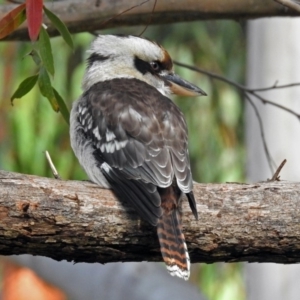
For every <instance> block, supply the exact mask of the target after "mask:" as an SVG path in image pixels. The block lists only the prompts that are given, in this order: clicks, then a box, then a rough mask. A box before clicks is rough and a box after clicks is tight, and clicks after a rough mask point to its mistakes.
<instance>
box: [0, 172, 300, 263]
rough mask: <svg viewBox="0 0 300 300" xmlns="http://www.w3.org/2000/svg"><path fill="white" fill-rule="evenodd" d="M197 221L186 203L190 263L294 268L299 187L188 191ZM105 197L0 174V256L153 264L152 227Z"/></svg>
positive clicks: (85, 187) (299, 257) (86, 187)
mask: <svg viewBox="0 0 300 300" xmlns="http://www.w3.org/2000/svg"><path fill="white" fill-rule="evenodd" d="M194 192H195V197H196V199H197V207H198V212H199V221H198V222H197V221H195V220H194V218H193V216H192V213H191V211H190V209H189V207H188V204H187V201H184V203H183V206H182V211H183V224H184V233H185V236H186V241H187V245H188V248H189V251H190V254H191V259H192V262H216V261H231V262H232V261H251V262H255V261H256V262H277V263H294V262H300V239H299V236H300V209H299V207H300V205H299V201H300V200H299V199H300V183H291V182H263V183H256V184H198V183H196V184H195V188H194ZM125 208H126V211H127V213H125V209H124V208H123V206H122V205H121V204H120V203H119V202H118V201H117V200H116V199H115V198H114V196H113V194H112V192H111V191H110V190H105V189H101V188H99V187H98V186H96V185H94V184H92V183H90V182H79V181H62V180H55V179H49V178H41V177H36V176H31V175H23V174H17V173H10V172H5V171H0V220H1V221H0V254H2V255H11V254H23V253H27V254H33V255H42V256H48V257H52V258H54V259H56V260H62V259H66V260H68V261H72V260H74V261H75V262H101V263H107V262H114V261H143V260H147V261H160V260H161V254H160V252H159V245H158V240H157V237H156V232H155V228H153V227H151V226H150V225H148V224H146V223H144V222H143V221H140V219H139V218H138V217H137V215H136V214H135V212H134V211H133V210H132V209H130V208H128V207H125Z"/></svg>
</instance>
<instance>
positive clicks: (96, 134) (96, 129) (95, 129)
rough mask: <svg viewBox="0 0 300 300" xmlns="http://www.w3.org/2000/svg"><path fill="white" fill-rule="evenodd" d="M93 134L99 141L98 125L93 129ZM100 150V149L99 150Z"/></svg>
mask: <svg viewBox="0 0 300 300" xmlns="http://www.w3.org/2000/svg"><path fill="white" fill-rule="evenodd" d="M93 134H94V136H95V138H96V139H97V140H99V141H101V136H100V133H99V128H98V127H95V128H94V130H93ZM101 151H102V150H101Z"/></svg>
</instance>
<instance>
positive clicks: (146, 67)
mask: <svg viewBox="0 0 300 300" xmlns="http://www.w3.org/2000/svg"><path fill="white" fill-rule="evenodd" d="M153 63H155V64H157V68H154V66H152V65H151V63H148V62H146V61H144V60H142V59H140V58H138V57H137V56H136V57H135V58H134V65H135V67H136V69H137V70H138V71H139V72H141V73H142V74H143V75H144V74H146V73H151V74H157V73H158V72H160V71H161V70H162V69H163V66H162V64H161V63H160V62H159V61H155V62H153Z"/></svg>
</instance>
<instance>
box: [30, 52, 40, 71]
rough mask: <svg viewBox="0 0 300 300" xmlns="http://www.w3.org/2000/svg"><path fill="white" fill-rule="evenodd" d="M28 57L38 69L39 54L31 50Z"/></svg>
mask: <svg viewBox="0 0 300 300" xmlns="http://www.w3.org/2000/svg"><path fill="white" fill-rule="evenodd" d="M29 55H30V56H31V57H32V59H33V61H34V62H35V64H36V65H37V66H38V67H39V66H40V65H41V58H40V56H39V54H38V53H37V51H36V50H34V49H33V50H31V52H30V53H29Z"/></svg>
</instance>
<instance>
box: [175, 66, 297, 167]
mask: <svg viewBox="0 0 300 300" xmlns="http://www.w3.org/2000/svg"><path fill="white" fill-rule="evenodd" d="M174 64H176V65H177V66H180V67H184V68H187V69H190V70H193V71H196V72H198V73H201V74H205V75H207V76H209V77H210V78H212V79H217V80H220V81H223V82H225V83H228V84H229V85H231V86H233V87H235V88H237V89H239V90H240V91H241V92H243V94H244V95H245V98H246V99H247V100H248V101H249V103H250V104H251V106H252V107H253V109H254V112H255V115H256V117H257V119H258V123H259V128H260V134H261V138H262V142H263V147H264V151H265V154H266V157H267V160H268V164H269V167H270V170H271V172H272V173H273V165H274V166H275V163H274V161H273V159H272V157H271V155H270V152H269V150H268V146H267V143H266V139H265V134H264V129H263V123H262V119H261V116H260V114H259V112H258V109H257V107H256V106H255V104H254V103H253V101H252V100H251V98H250V95H252V96H253V97H255V98H256V99H258V100H259V101H261V103H263V104H269V105H272V106H275V107H277V108H280V109H282V110H284V111H286V112H288V113H290V114H292V115H294V116H295V117H296V118H297V119H298V120H299V121H300V114H298V113H297V112H295V111H294V110H292V109H290V108H288V107H285V106H283V105H281V104H278V103H275V102H273V101H270V100H267V99H265V98H263V97H262V96H260V95H259V94H258V92H264V91H269V90H272V89H283V88H290V87H295V86H300V83H291V84H284V85H278V84H277V81H276V82H275V83H274V85H273V86H271V87H266V88H259V89H250V88H247V87H246V86H243V85H242V84H239V83H237V82H235V81H233V80H230V79H228V78H226V77H223V76H221V75H218V74H214V73H212V72H209V71H206V70H204V69H201V68H198V67H194V66H190V65H187V64H184V63H181V62H178V61H174Z"/></svg>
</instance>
